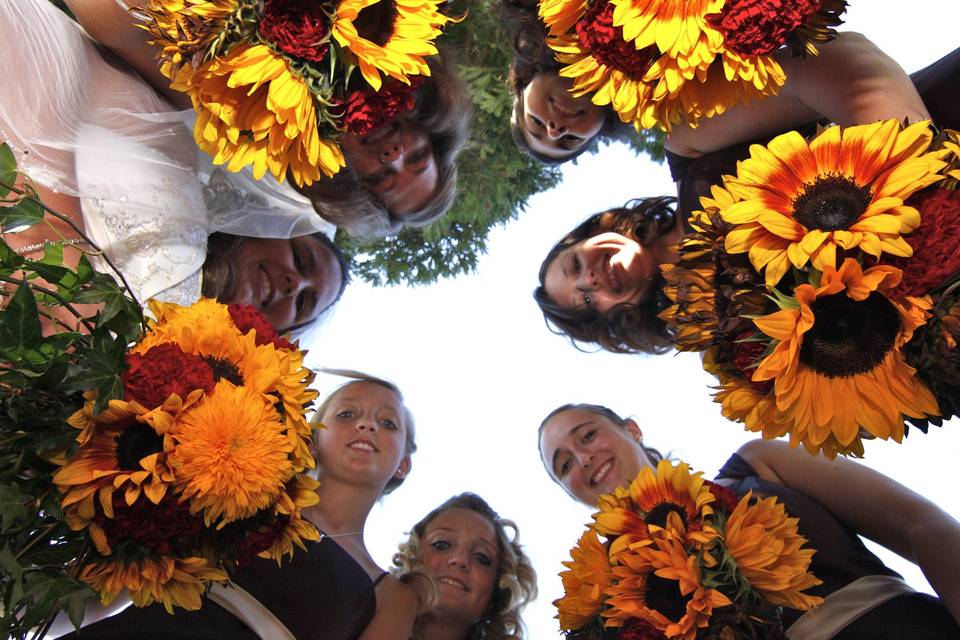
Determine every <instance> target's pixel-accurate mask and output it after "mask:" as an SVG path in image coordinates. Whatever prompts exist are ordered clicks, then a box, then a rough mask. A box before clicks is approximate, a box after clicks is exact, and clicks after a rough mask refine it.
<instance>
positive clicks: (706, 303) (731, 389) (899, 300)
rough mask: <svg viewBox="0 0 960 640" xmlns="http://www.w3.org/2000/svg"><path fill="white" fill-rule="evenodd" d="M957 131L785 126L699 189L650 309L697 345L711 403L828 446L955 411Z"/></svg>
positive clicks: (959, 261)
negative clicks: (811, 130) (660, 296)
mask: <svg viewBox="0 0 960 640" xmlns="http://www.w3.org/2000/svg"><path fill="white" fill-rule="evenodd" d="M956 141H957V137H956V134H955V133H950V134H947V135H945V136H942V137H941V138H940V139H937V140H935V139H934V135H933V133H932V131H931V130H930V127H929V126H928V123H925V122H921V123H917V124H914V125H911V126H907V127H904V126H903V125H901V124H900V123H898V122H896V121H886V122H877V123H874V124H870V125H862V126H855V127H849V128H846V129H844V128H841V127H830V128H828V129H825V130H823V131H821V132H820V133H819V134H817V135H816V136H815V137H813V139H812V140H810V141H807V140H804V139H803V137H801V136H800V135H799V134H798V133H796V132H791V133H787V134H784V135H781V136H778V137H776V138H774V139H773V140H772V141H771V142H770V143H769V144H768V145H766V146H761V145H754V146H753V147H752V148H751V153H750V157H749V158H748V159H746V160H744V161H742V162H741V163H739V165H738V167H737V174H736V175H733V176H725V177H724V182H723V186H719V185H715V186H714V187H713V188H712V193H711V196H710V197H704V198H702V199H701V204H702V206H703V211H698V212H695V213H694V214H693V217H692V219H691V223H692V225H693V227H694V232H693V233H692V234H688V236H687V237H686V238H685V239H684V240H683V241H682V242H681V243H680V246H679V253H680V261H679V263H678V264H676V265H664V266H663V269H664V278H665V280H666V283H667V284H666V286H665V291H666V293H667V296H668V297H669V298H670V299H671V300H672V301H673V302H674V304H673V305H672V306H671V307H669V308H668V309H666V310H665V311H664V312H663V313H662V314H661V317H662V318H663V319H664V320H666V321H667V324H668V328H669V329H670V330H671V331H672V332H673V335H674V343H675V345H676V347H677V348H678V349H680V350H686V351H703V352H705V353H704V366H705V368H706V369H707V370H708V371H710V372H711V373H713V374H715V375H716V376H717V377H718V379H719V381H720V386H719V390H718V392H717V394H716V396H715V398H716V401H717V402H719V403H720V404H721V406H722V412H723V415H724V416H726V417H727V418H729V419H731V420H735V421H738V422H743V423H744V424H745V425H746V428H747V429H748V430H751V431H759V432H762V434H763V436H764V437H766V438H777V437H780V436H783V435H787V434H789V436H790V442H791V444H792V445H793V446H798V445H803V446H804V448H806V449H807V451H809V452H810V453H813V454H816V453H819V452H823V453H824V454H825V455H826V456H828V457H830V458H832V457H834V456H836V455H837V454H844V455H855V456H862V455H863V442H862V440H863V439H864V438H881V439H893V440H895V441H897V442H899V441H901V439H902V438H903V436H904V435H905V433H906V432H907V428H908V426H907V422H910V423H912V424H914V425H916V426H918V427H920V428H921V429H923V430H924V431H926V429H927V425H928V423H929V422H931V421H932V422H934V423H936V424H940V422H941V421H942V419H945V418H949V417H950V416H952V415H956V414H957V409H958V407H960V396H958V391H960V384H958V383H960V377H958V371H960V369H958V367H957V363H958V359H960V356H958V351H957V339H958V337H960V332H958V329H960V326H958V323H957V319H958V317H960V307H958V306H957V305H958V296H957V285H956V283H957V281H958V280H960V226H958V225H960V222H958V218H957V213H958V212H960V193H958V192H957V191H956V190H955V186H956V178H957V176H958V175H960V171H958V170H957V164H958V160H957V151H958V147H957V142H956Z"/></svg>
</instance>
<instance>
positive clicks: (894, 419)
mask: <svg viewBox="0 0 960 640" xmlns="http://www.w3.org/2000/svg"><path fill="white" fill-rule="evenodd" d="M899 281H900V271H899V269H896V268H894V267H890V266H886V265H879V266H876V267H872V268H870V269H867V270H866V271H864V270H862V268H861V267H860V265H859V264H858V263H857V261H856V260H853V259H852V258H847V259H846V260H845V261H844V263H843V265H842V266H841V267H840V269H839V270H835V269H833V268H832V267H829V266H827V267H825V269H824V271H823V274H822V276H821V279H820V283H819V286H818V287H814V286H812V285H809V284H802V285H799V286H798V287H796V289H795V291H794V297H793V298H792V299H789V300H788V301H787V302H786V303H784V304H785V305H787V308H785V309H782V310H781V311H778V312H776V313H773V314H770V315H768V316H764V317H762V318H758V319H756V320H755V321H754V322H755V323H756V325H757V327H758V328H759V329H760V330H761V331H763V333H765V334H766V335H768V336H770V337H771V338H773V339H774V340H775V341H776V343H775V344H776V346H775V347H774V349H773V351H772V352H771V353H770V354H769V355H768V356H767V357H766V358H764V360H763V361H762V362H761V363H760V365H759V366H758V367H757V370H756V372H755V373H754V375H753V380H754V381H763V380H773V381H774V393H775V395H776V400H777V410H778V411H779V412H780V414H781V416H782V419H783V420H786V421H787V422H788V423H789V424H790V432H791V436H792V437H793V438H795V439H796V440H797V441H799V442H802V443H803V444H804V446H806V447H807V448H808V450H809V449H811V448H813V449H815V450H816V449H818V448H820V447H822V445H823V443H824V442H827V440H828V438H829V437H830V436H831V435H833V436H834V437H835V438H836V440H837V442H839V444H840V446H841V447H856V446H857V445H856V444H855V442H856V441H857V440H858V439H859V438H860V430H861V429H865V430H866V431H868V432H869V433H870V434H872V435H873V436H875V437H878V438H882V439H887V438H893V439H894V440H896V441H897V442H899V441H900V440H901V439H902V438H903V433H904V425H903V421H904V416H910V417H913V418H925V417H927V416H936V415H939V408H938V407H937V402H936V400H935V399H934V397H933V395H932V394H931V393H930V391H929V389H927V387H926V385H924V384H923V383H922V382H921V381H920V380H919V379H918V378H917V376H916V371H915V370H914V369H913V368H912V367H910V366H909V365H908V364H907V363H906V361H905V360H904V357H903V353H902V352H901V347H902V346H903V345H904V344H906V343H907V342H908V341H909V340H910V338H911V337H912V336H913V332H914V330H915V329H916V328H917V327H920V326H922V325H923V324H924V323H925V321H926V318H927V316H928V315H929V314H928V313H927V309H929V308H930V305H931V302H930V299H929V297H924V298H911V297H907V298H903V299H900V300H892V299H889V298H887V297H886V296H885V295H884V291H887V290H889V289H891V288H893V287H895V286H896V285H897V283H898V282H899Z"/></svg>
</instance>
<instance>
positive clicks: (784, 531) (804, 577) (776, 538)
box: [723, 493, 823, 611]
mask: <svg viewBox="0 0 960 640" xmlns="http://www.w3.org/2000/svg"><path fill="white" fill-rule="evenodd" d="M751 496H752V494H751V493H748V494H747V495H745V496H744V497H743V498H742V499H741V500H740V502H739V503H738V504H737V507H736V508H735V509H734V510H733V512H732V513H730V514H729V516H728V517H727V521H726V523H725V526H724V529H723V539H724V546H725V549H726V553H727V554H728V555H729V556H730V557H732V558H733V559H734V560H735V561H736V566H737V571H738V572H739V573H740V575H741V576H743V577H744V578H746V579H747V581H748V582H749V583H750V586H751V587H752V588H753V589H754V590H756V591H757V592H758V593H759V594H760V595H761V596H763V597H764V598H765V599H766V600H767V601H768V602H770V603H772V604H774V605H777V606H783V607H790V608H791V609H799V610H801V611H806V610H807V609H810V608H811V607H815V606H817V605H818V604H820V603H821V602H823V598H820V597H817V596H811V595H807V594H805V593H801V592H802V591H803V590H804V589H809V588H810V587H815V586H816V585H818V584H822V581H821V580H818V579H817V578H816V577H814V575H813V574H812V573H810V571H809V569H810V560H811V558H813V554H814V553H815V551H814V550H813V549H810V548H803V546H804V545H805V544H807V539H806V538H804V537H803V536H801V535H800V533H799V532H798V531H797V522H798V519H797V518H788V517H787V513H786V510H785V509H784V507H783V505H782V504H780V503H778V502H777V499H776V498H773V497H770V498H766V499H764V500H759V501H756V502H754V503H752V504H751Z"/></svg>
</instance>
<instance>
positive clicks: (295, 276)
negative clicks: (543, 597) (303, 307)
mask: <svg viewBox="0 0 960 640" xmlns="http://www.w3.org/2000/svg"><path fill="white" fill-rule="evenodd" d="M306 284H307V281H306V280H305V279H304V278H302V277H300V274H299V273H297V272H296V271H287V272H286V273H285V274H283V280H282V281H281V282H280V291H281V293H283V295H284V296H285V297H287V298H292V297H294V296H296V295H297V294H298V293H300V292H301V291H302V290H303V288H304V287H305V286H306Z"/></svg>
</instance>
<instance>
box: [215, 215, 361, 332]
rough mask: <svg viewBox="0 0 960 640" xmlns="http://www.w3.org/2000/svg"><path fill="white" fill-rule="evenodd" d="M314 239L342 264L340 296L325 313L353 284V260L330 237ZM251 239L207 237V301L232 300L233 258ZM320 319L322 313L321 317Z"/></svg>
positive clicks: (320, 234) (319, 235) (226, 235)
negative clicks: (351, 273) (351, 280)
mask: <svg viewBox="0 0 960 640" xmlns="http://www.w3.org/2000/svg"><path fill="white" fill-rule="evenodd" d="M311 236H312V237H314V238H316V239H317V240H319V241H320V242H321V243H322V244H323V245H324V246H326V247H327V248H328V249H330V251H332V252H333V255H334V256H336V258H337V263H338V264H339V265H340V288H339V289H338V290H337V296H336V297H335V298H334V299H333V302H331V303H330V304H329V305H327V306H326V307H325V308H323V309H321V310H320V313H323V312H324V311H326V310H327V309H329V308H331V307H332V306H333V305H335V304H337V302H339V300H340V297H341V296H342V295H343V291H344V290H345V289H346V288H347V284H349V282H350V261H349V260H348V259H347V256H345V255H344V253H343V251H341V250H340V248H339V247H338V246H337V245H335V244H334V243H333V240H331V239H330V237H329V236H328V235H327V234H325V233H323V232H318V233H313V234H311ZM247 240H248V237H247V236H235V235H233V234H230V233H211V234H210V236H209V237H208V238H207V258H206V260H204V261H203V282H202V284H201V288H200V293H201V294H202V295H204V296H206V297H207V298H216V299H218V300H219V299H221V298H229V297H231V296H232V295H233V287H234V279H235V277H236V276H235V273H234V264H233V257H234V256H235V255H236V254H237V252H238V251H240V249H242V248H243V245H244V244H246V242H247ZM317 315H318V316H319V314H317ZM292 328H293V327H276V329H277V330H278V331H289V330H290V329H292Z"/></svg>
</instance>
